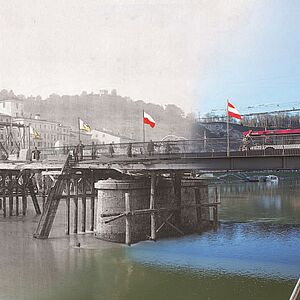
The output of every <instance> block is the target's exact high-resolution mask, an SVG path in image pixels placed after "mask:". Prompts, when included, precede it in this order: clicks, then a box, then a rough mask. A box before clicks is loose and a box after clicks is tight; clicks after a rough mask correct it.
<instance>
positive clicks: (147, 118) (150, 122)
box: [144, 112, 155, 128]
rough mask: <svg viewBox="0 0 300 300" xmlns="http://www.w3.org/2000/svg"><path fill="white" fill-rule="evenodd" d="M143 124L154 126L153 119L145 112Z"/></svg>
mask: <svg viewBox="0 0 300 300" xmlns="http://www.w3.org/2000/svg"><path fill="white" fill-rule="evenodd" d="M144 124H148V125H150V126H151V127H152V128H153V127H154V126H155V121H154V119H153V118H152V117H151V116H150V115H149V114H147V113H146V112H144Z"/></svg>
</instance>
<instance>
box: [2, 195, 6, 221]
mask: <svg viewBox="0 0 300 300" xmlns="http://www.w3.org/2000/svg"><path fill="white" fill-rule="evenodd" d="M3 217H4V218H6V197H5V196H4V197H3Z"/></svg>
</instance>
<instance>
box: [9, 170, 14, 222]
mask: <svg viewBox="0 0 300 300" xmlns="http://www.w3.org/2000/svg"><path fill="white" fill-rule="evenodd" d="M12 181H13V178H12V175H9V195H8V215H9V216H10V217H11V216H12V215H13V205H14V202H13V199H14V198H13V191H12V189H13V187H12Z"/></svg>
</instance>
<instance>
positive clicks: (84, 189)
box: [81, 175, 86, 232]
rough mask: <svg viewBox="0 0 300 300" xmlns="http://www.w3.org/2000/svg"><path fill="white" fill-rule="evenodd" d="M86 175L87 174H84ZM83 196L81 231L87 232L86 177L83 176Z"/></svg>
mask: <svg viewBox="0 0 300 300" xmlns="http://www.w3.org/2000/svg"><path fill="white" fill-rule="evenodd" d="M83 176H85V175H83ZM81 184H82V194H83V196H82V198H81V201H82V202H81V203H82V207H81V210H82V211H81V231H82V232H85V228H86V179H85V177H83V178H82V183H81Z"/></svg>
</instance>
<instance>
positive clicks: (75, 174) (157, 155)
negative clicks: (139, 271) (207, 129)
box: [0, 138, 300, 238]
mask: <svg viewBox="0 0 300 300" xmlns="http://www.w3.org/2000/svg"><path fill="white" fill-rule="evenodd" d="M241 144H242V141H241V140H234V141H231V143H230V145H231V149H230V150H231V151H230V152H229V153H228V152H227V151H226V148H227V142H226V139H223V138H222V139H205V140H180V141H159V142H154V144H153V145H152V147H149V143H122V144H110V145H85V146H84V148H83V151H82V152H81V151H79V153H77V152H76V151H74V150H75V147H74V146H69V147H62V148H50V149H49V148H48V149H41V158H40V160H38V161H28V160H27V161H26V160H23V161H22V160H21V159H20V158H19V159H15V160H11V161H9V160H6V161H1V162H0V199H2V203H1V204H2V210H3V216H4V217H6V215H7V212H6V199H7V198H8V200H9V201H8V216H13V215H14V214H15V215H19V214H20V211H21V210H20V209H19V205H20V202H21V201H22V214H23V215H25V214H26V208H27V196H30V197H31V199H32V201H33V204H34V208H35V210H36V213H37V214H41V218H40V221H39V224H38V227H37V229H36V232H35V234H34V236H35V237H37V238H48V236H49V233H50V231H51V228H52V224H53V222H54V218H55V215H56V212H57V209H58V205H59V203H60V200H61V199H64V200H65V203H66V209H67V230H66V233H67V234H70V224H71V221H70V218H71V209H70V207H71V206H70V204H71V202H72V201H73V202H74V205H75V206H74V213H73V215H74V221H73V224H74V231H73V232H74V233H77V232H78V231H79V229H78V216H79V210H80V209H81V222H82V227H81V232H86V231H87V218H86V216H87V201H88V202H89V203H90V217H89V219H90V223H91V224H90V230H91V231H92V232H93V231H94V224H95V199H96V191H95V182H97V181H98V180H103V179H107V178H115V179H120V180H127V179H129V180H130V178H132V176H133V177H135V176H137V175H138V177H140V178H141V177H143V178H145V179H147V180H148V179H149V180H150V179H151V180H150V181H151V199H152V200H151V199H150V200H151V201H152V202H151V201H150V203H152V204H151V205H150V208H147V209H146V208H145V209H142V213H143V214H148V215H149V214H151V216H152V217H153V224H154V225H153V232H152V236H155V230H156V229H157V227H156V225H155V215H156V214H157V215H159V214H160V213H161V214H163V212H164V211H170V210H171V211H172V215H173V214H174V215H175V216H176V215H177V217H176V218H175V219H176V220H177V221H178V218H179V217H178V214H180V211H181V210H182V209H186V207H187V206H186V205H187V204H185V206H183V205H182V202H181V182H182V179H184V176H186V174H192V173H193V172H194V171H195V170H196V171H197V172H207V171H210V172H211V171H254V170H296V169H300V148H296V147H295V148H292V147H291V145H281V147H280V148H279V149H267V148H263V149H256V150H248V149H246V150H245V151H242V150H239V148H240V146H241ZM76 153H77V154H76ZM23 154H24V153H23ZM23 157H25V156H24V155H23ZM157 178H161V180H162V179H163V178H169V180H170V181H171V182H173V192H172V193H174V195H175V196H174V197H175V200H174V203H175V204H174V203H173V202H172V203H173V204H172V205H173V206H171V207H161V208H159V209H157V208H153V203H154V202H153V201H154V199H155V194H156V192H155V191H156V189H157V188H158V179H157ZM196 194H197V195H200V194H199V190H197V189H196V190H195V195H196ZM38 197H40V198H41V199H42V208H40V203H39V201H38ZM195 197H196V196H195ZM198 197H199V196H197V197H196V198H198ZM204 197H205V199H206V198H207V196H204ZM79 199H81V205H80V206H78V201H79ZM71 200H72V201H71ZM195 201H196V200H195ZM218 204H219V203H218V202H215V203H209V202H208V201H206V202H205V201H204V202H202V203H201V204H197V203H196V204H192V207H194V208H196V209H197V210H198V209H199V207H206V208H207V207H212V208H213V209H214V216H216V215H217V213H216V211H217V205H218ZM168 205H170V203H169V204H168ZM188 206H189V207H191V205H190V204H188ZM198 215H199V216H200V217H199V218H200V219H201V213H199V212H198ZM126 216H128V213H126V212H125V213H122V214H120V213H119V214H116V215H114V214H112V215H111V216H110V217H111V219H110V220H109V222H111V221H114V220H116V219H118V218H119V217H126ZM166 222H167V223H166ZM166 222H165V223H162V224H169V223H170V220H167V221H166ZM177 223H178V222H177ZM177 223H176V224H177ZM179 223H180V222H179ZM179 223H178V224H179ZM169 225H170V224H169ZM171 225H172V226H173V228H174V226H175V225H174V224H171ZM171 225H170V226H171ZM175 227H176V226H175ZM176 228H177V231H178V232H181V230H180V228H178V227H176Z"/></svg>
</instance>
